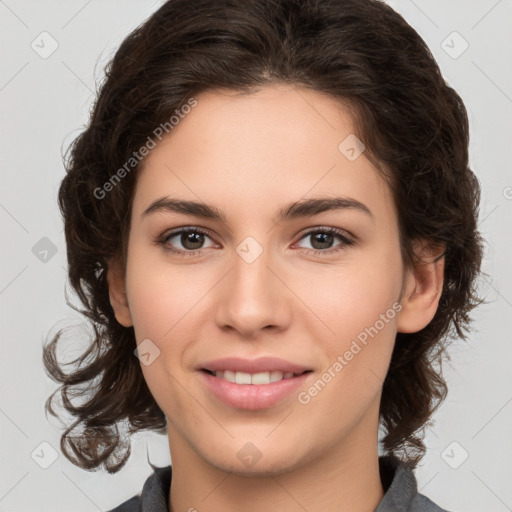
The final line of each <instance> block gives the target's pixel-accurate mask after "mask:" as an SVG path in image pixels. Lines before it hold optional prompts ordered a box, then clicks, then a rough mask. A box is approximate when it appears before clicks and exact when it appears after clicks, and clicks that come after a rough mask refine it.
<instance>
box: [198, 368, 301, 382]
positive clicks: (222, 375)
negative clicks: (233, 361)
mask: <svg viewBox="0 0 512 512" xmlns="http://www.w3.org/2000/svg"><path fill="white" fill-rule="evenodd" d="M204 371H205V372H207V373H208V374H210V375H213V376H215V377H218V378H219V379H224V380H226V381H228V382H232V383H236V384H252V385H264V384H271V383H273V382H279V381H281V380H284V379H292V378H293V377H297V376H299V375H302V373H306V372H300V373H293V372H286V373H283V372H281V371H279V370H275V371H269V372H259V373H247V372H236V371H233V370H216V371H215V372H213V371H210V370H204Z"/></svg>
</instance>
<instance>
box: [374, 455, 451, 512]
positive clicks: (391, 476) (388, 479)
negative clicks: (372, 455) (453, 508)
mask: <svg viewBox="0 0 512 512" xmlns="http://www.w3.org/2000/svg"><path fill="white" fill-rule="evenodd" d="M379 470H380V475H381V480H382V485H383V488H384V492H385V494H384V497H383V498H382V500H381V502H380V503H379V506H378V507H377V508H376V509H375V512H395V511H396V510H400V511H403V512H449V511H448V510H445V509H444V508H441V507H440V506H438V505H436V504H435V503H434V502H433V501H432V500H430V499H429V498H427V497H426V496H424V495H423V494H420V493H418V485H417V482H416V477H415V476H414V473H413V470H412V468H411V467H410V466H409V465H407V464H405V463H403V462H402V461H400V460H399V459H398V458H397V457H395V456H394V455H386V456H383V457H379Z"/></svg>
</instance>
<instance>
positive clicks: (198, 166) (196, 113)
mask: <svg viewBox="0 0 512 512" xmlns="http://www.w3.org/2000/svg"><path fill="white" fill-rule="evenodd" d="M195 99H196V101H197V105H196V106H195V107H194V108H192V109H191V110H190V112H189V113H188V114H186V115H183V117H182V118H181V119H180V121H179V123H178V124H177V125H175V126H174V128H173V129H172V131H171V132H170V133H169V135H167V136H166V137H164V138H163V140H162V142H160V143H158V144H157V146H156V147H155V148H154V149H153V150H151V152H150V153H149V155H148V156H147V157H146V160H145V162H144V165H143V168H142V170H141V172H140V175H139V177H138V184H137V190H136V194H135V199H134V214H135V215H136V214H137V213H138V214H140V213H141V212H142V211H143V210H144V209H145V208H147V206H148V205H149V204H150V202H151V201H154V200H155V198H157V197H162V196H164V195H165V194H169V195H173V196H178V197H181V198H183V199H189V200H194V201H198V200H201V201H203V202H208V203H210V204H215V205H218V206H220V207H221V208H222V205H230V206H232V207H233V209H234V211H235V210H236V211H238V212H239V213H240V214H243V211H244V207H245V210H246V209H247V208H246V207H247V205H257V204H259V205H261V206H262V208H263V207H264V206H265V205H274V207H278V206H279V205H281V204H284V203H289V202H290V201H296V200H298V199H300V198H304V197H308V196H311V197H313V196H326V195H336V196H339V195H345V196H350V197H354V198H355V199H357V200H359V201H361V202H371V203H382V204H380V205H379V204H374V208H377V210H378V209H379V208H389V206H390V201H391V196H390V191H389V190H388V186H387V184H386V183H385V182H384V180H383V178H382V177H381V175H380V174H379V173H378V172H377V171H376V169H375V168H374V167H373V166H372V165H371V163H370V162H369V160H367V159H366V158H365V156H364V151H363V152H362V153H361V154H360V156H359V157H357V158H355V159H354V158H353V156H354V151H356V152H357V153H358V152H359V151H360V150H361V149H362V148H361V147H358V146H357V141H358V139H357V138H356V135H355V133H354V131H355V129H354V122H353V119H352V117H351V115H350V113H349V110H348V109H347V108H346V107H345V106H344V105H343V103H341V102H340V101H337V100H336V99H334V98H332V97H329V96H327V95H324V94H321V93H318V92H316V91H311V90H307V89H303V88H296V87H291V86H266V87H263V88H262V89H260V90H257V91H254V92H251V93H249V94H241V93H240V92H237V91H227V90H213V91H207V92H205V93H202V94H200V95H198V96H197V97H196V98H195ZM351 146H352V147H353V148H351ZM347 149H349V150H350V149H354V151H353V152H352V153H347ZM357 153H356V156H357ZM349 157H350V158H349ZM223 209H224V208H223ZM377 213H379V212H377ZM252 214H253V215H254V214H255V212H254V211H253V212H252Z"/></svg>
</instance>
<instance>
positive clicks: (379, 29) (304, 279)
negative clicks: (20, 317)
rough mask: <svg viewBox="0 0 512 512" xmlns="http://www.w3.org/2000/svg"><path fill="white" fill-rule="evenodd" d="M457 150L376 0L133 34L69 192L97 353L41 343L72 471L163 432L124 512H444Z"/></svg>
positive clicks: (72, 263)
mask: <svg viewBox="0 0 512 512" xmlns="http://www.w3.org/2000/svg"><path fill="white" fill-rule="evenodd" d="M468 139H469V134H468V120H467V114H466V110H465V108H464V105H463V102H462V100H461V99H460V97H459V96H458V95H457V93H456V92H455V91H454V90H453V89H451V88H450V87H449V86H448V85H447V84H446V82H445V81H444V79H443V78H442V76H441V74H440V71H439V68H438V66H437V64H436V63H435V61H434V59H433V57H432V55H431V54H430V52H429V50H428V48H427V46H426V45H425V43H424V42H423V40H422V39H421V38H420V37H419V35H418V34H417V33H416V32H415V31H414V30H413V29H412V28H411V27H410V26H409V25H408V24H407V23H406V22H405V21H404V20H403V18H402V17H401V16H400V15H398V14H397V13H396V12H394V11H393V10H392V9H391V8H390V7H388V6H386V5H385V4H384V3H381V2H379V1H375V0H369V1H365V2H361V1H359V0H328V1H318V0H317V1H304V0H303V1H299V0H289V1H286V0H282V1H272V0H262V1H251V0H243V1H239V0H237V1H234V0H233V1H221V2H218V1H216V2H213V1H211V0H208V1H206V0H204V1H199V2H197V3H194V5H193V7H191V6H190V4H188V3H187V2H184V1H182V0H171V1H169V2H167V3H165V4H164V5H163V6H162V7H161V8H160V9H159V10H158V11H157V12H156V13H154V14H153V15H152V16H151V17H150V18H149V19H148V20H147V21H146V22H145V23H144V24H142V25H141V26H140V27H138V28H137V29H136V30H135V31H134V32H132V33H131V34H130V35H129V36H128V37H127V38H126V39H125V41H124V42H123V43H122V45H121V47H120V48H119V50H118V51H117V53H116V55H115V56H114V58H113V60H112V62H111V63H110V65H109V66H108V68H107V73H106V80H105V82H104V83H103V85H102V87H101V90H100V92H99V95H98V98H97V101H96V103H95V106H94V109H93V111H92V115H91V120H90V124H89V126H88V127H87V129H86V130H85V131H84V132H83V133H82V134H81V135H80V136H79V137H78V138H77V139H76V140H75V142H74V143H73V145H72V147H71V154H70V158H69V160H68V167H67V169H68V172H67V175H66V177H65V178H64V180H63V182H62V184H61V188H60V192H59V201H60V207H61V210H62V213H63V216H64V221H65V233H66V241H67V247H68V260H69V278H70V281H71V284H72V286H73V287H74V289H75V290H76V292H77V293H78V296H79V298H80V299H81V301H82V303H83V304H84V307H85V309H83V310H82V312H83V313H84V314H85V315H86V316H87V317H88V318H89V320H90V322H91V324H92V326H93V328H94V333H95V335H94V337H93V339H92V340H91V345H90V347H89V349H88V350H87V352H86V353H85V354H83V356H82V357H81V358H79V360H77V361H76V363H77V368H76V369H75V370H74V371H72V372H71V373H69V374H66V373H64V372H62V371H61V369H60V365H59V363H58V361H57V358H56V347H57V344H58V340H59V334H58V335H57V336H55V338H54V339H53V340H52V342H51V343H50V344H49V345H48V346H47V347H46V348H45V365H46V368H47V370H48V372H49V373H50V375H51V376H52V377H53V378H54V379H55V380H57V381H59V382H61V383H62V387H61V391H62V393H63V397H64V398H65V400H64V406H65V408H66V410H67V411H69V412H71V413H72V414H74V415H75V416H76V418H77V419H76V421H75V422H74V423H73V424H72V425H70V427H69V428H68V429H67V430H66V431H65V432H64V434H63V436H62V442H61V447H62V450H63V452H64V453H65V455H66V456H67V457H68V458H69V459H70V460H72V461H73V462H74V463H75V464H77V465H78V466H80V467H82V468H84V469H94V468H97V467H104V468H105V469H107V471H109V472H111V473H113V472H116V471H118V470H119V469H121V468H122V466H123V465H124V464H125V462H126V460H127V458H128V457H129V454H130V440H129V435H130V434H131V433H133V432H136V431H139V430H144V429H151V430H155V431H157V432H160V433H166V434H167V435H168V439H169V446H170V454H171V460H172V474H171V467H170V466H169V467H167V468H155V472H154V473H153V475H151V477H150V478H149V479H148V480H147V482H146V484H145V486H144V489H143V491H142V496H140V495H137V496H134V497H133V498H132V499H131V500H129V501H127V502H125V503H123V504H121V505H120V506H119V507H117V508H116V509H115V510H116V511H117V512H122V511H132V510H145V511H154V512H163V511H167V510H169V511H173V512H175V511H178V510H189V511H192V510H200V511H204V510H207V511H217V510H219V511H220V510H224V511H226V510H247V511H260V510H261V511H263V510H269V509H271V508H272V509H275V510H280V511H289V510H290V511H291V510H308V511H309V512H313V511H316V510H320V509H321V510H323V511H324V512H325V511H331V510H332V511H334V510H336V511H338V512H339V511H351V512H354V511H367V510H376V511H378V512H385V511H390V510H407V511H411V512H413V511H414V512H416V511H442V510H443V509H442V508H440V507H439V506H437V505H436V504H434V503H433V502H432V501H431V500H429V499H428V498H427V497H425V496H423V495H421V494H419V493H418V492H417V485H416V480H415V477H414V474H413V469H414V468H415V467H416V465H417V463H418V462H419V461H420V460H421V458H422V456H423V454H424V453H425V446H424V443H423V441H422V428H423V427H424V426H425V424H426V422H427V421H428V420H429V418H430V417H431V416H432V414H433V412H434V411H435V410H436V408H437V407H438V406H439V405H440V403H441V402H442V400H443V399H444V398H445V396H446V392H447V389H446V384H445V381H444V379H443V377H442V375H441V374H440V373H439V370H438V369H437V366H436V362H437V361H439V360H440V358H441V356H442V354H443V352H444V349H445V348H446V346H447V343H448V341H449V340H450V339H451V338H453V337H455V336H460V337H464V335H465V332H464V331H465V330H466V329H467V327H468V325H469V322H470V317H469V313H470V311H471V310H472V309H473V308H474V307H475V305H476V304H477V303H478V302H479V299H478V297H477V296H476V293H475V287H474V281H475V277H476V276H477V273H478V270H479V267H480V262H481V257H482V241H481V238H480V236H479V233H478V231H477V229H476V217H477V210H478V203H479V185H478V181H477V180H476V178H475V176H474V174H473V173H472V171H471V170H470V168H469V167H468ZM84 389H85V390H86V391H87V393H86V394H85V396H86V400H84V401H83V402H82V403H81V404H80V405H76V404H73V403H72V401H71V400H69V399H68V397H71V396H72V395H73V393H75V394H77V390H80V393H83V392H84ZM51 402H52V397H50V399H49V400H48V403H47V407H48V409H49V410H50V411H52V408H51ZM123 422H124V425H123ZM379 427H382V429H383V430H384V432H385V435H384V436H383V438H382V440H381V444H382V448H383V450H384V455H382V456H380V457H379V452H378V448H379V439H378V433H379ZM69 448H71V451H70V450H69Z"/></svg>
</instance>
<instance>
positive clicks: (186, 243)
mask: <svg viewBox="0 0 512 512" xmlns="http://www.w3.org/2000/svg"><path fill="white" fill-rule="evenodd" d="M202 236H203V235H202V233H183V235H182V236H181V243H182V244H183V247H186V248H187V249H191V250H193V249H199V248H200V246H201V244H202ZM194 244H196V245H194Z"/></svg>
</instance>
